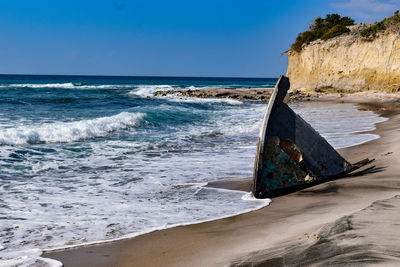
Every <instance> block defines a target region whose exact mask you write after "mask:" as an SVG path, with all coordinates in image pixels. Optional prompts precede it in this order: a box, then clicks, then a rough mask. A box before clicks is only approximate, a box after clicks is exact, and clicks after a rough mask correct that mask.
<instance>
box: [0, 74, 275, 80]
mask: <svg viewBox="0 0 400 267" xmlns="http://www.w3.org/2000/svg"><path fill="white" fill-rule="evenodd" d="M6 75H10V76H74V77H132V78H133V77H135V78H137V77H144V78H217V79H278V78H279V77H250V76H248V77H241V76H175V75H173V76H164V75H136V76H135V75H102V74H18V73H0V76H6Z"/></svg>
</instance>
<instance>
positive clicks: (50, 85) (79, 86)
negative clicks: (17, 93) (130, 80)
mask: <svg viewBox="0 0 400 267" xmlns="http://www.w3.org/2000/svg"><path fill="white" fill-rule="evenodd" d="M0 87H1V88H8V87H14V88H62V89H118V88H132V87H133V86H132V85H121V84H118V85H115V84H102V85H85V84H80V83H22V84H19V83H16V84H8V85H4V84H3V85H0Z"/></svg>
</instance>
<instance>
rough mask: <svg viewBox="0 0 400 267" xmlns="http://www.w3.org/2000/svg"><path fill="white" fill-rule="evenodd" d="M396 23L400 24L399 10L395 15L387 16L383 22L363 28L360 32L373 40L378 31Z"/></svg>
mask: <svg viewBox="0 0 400 267" xmlns="http://www.w3.org/2000/svg"><path fill="white" fill-rule="evenodd" d="M394 25H400V14H399V11H398V10H397V11H396V12H394V15H393V16H391V17H388V18H385V19H384V20H382V21H381V22H378V23H376V24H374V25H372V26H371V27H369V28H366V29H364V30H362V31H361V32H360V34H361V36H362V37H365V38H367V39H369V40H373V39H374V38H375V37H376V34H377V33H378V32H381V31H385V30H386V29H388V28H390V27H392V26H394Z"/></svg>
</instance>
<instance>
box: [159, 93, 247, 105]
mask: <svg viewBox="0 0 400 267" xmlns="http://www.w3.org/2000/svg"><path fill="white" fill-rule="evenodd" d="M165 98H167V99H169V100H170V101H174V102H184V103H226V104H229V105H232V106H238V105H242V104H243V102H242V101H240V100H237V99H232V98H198V97H182V96H178V95H168V96H166V97H165Z"/></svg>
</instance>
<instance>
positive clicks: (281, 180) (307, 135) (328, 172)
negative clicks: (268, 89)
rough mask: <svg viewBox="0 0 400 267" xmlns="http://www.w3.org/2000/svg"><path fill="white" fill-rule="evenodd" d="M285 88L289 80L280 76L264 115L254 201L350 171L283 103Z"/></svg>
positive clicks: (326, 144) (335, 153)
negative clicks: (255, 198)
mask: <svg viewBox="0 0 400 267" xmlns="http://www.w3.org/2000/svg"><path fill="white" fill-rule="evenodd" d="M289 87H290V83H289V79H288V78H287V77H285V76H281V77H280V78H279V81H278V83H277V85H276V87H275V89H274V92H273V94H272V96H271V99H270V101H269V103H268V106H267V110H266V112H265V114H264V119H263V123H262V126H261V130H260V135H259V138H258V143H257V152H256V158H255V163H254V174H253V194H254V196H255V197H257V198H266V197H273V196H276V195H281V194H284V193H285V192H291V191H294V190H296V189H297V188H299V189H300V188H303V187H305V186H307V185H313V184H315V183H320V182H323V181H325V180H329V179H332V178H333V177H338V176H340V175H344V174H346V173H349V172H351V171H352V170H354V166H352V165H351V164H350V163H349V162H347V161H346V160H345V159H344V158H342V157H341V156H340V155H339V153H338V152H337V151H336V150H335V149H334V148H333V147H332V146H331V145H329V143H328V142H327V141H326V140H325V139H324V138H323V137H322V136H321V135H320V134H319V133H318V132H317V131H315V130H314V129H313V128H312V127H311V125H309V124H308V123H307V122H306V121H305V120H303V119H302V118H301V117H300V116H299V115H297V114H296V113H295V112H294V111H293V110H292V109H291V108H290V107H289V106H288V105H287V104H285V103H284V98H285V96H286V94H287V91H288V90H289Z"/></svg>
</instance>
